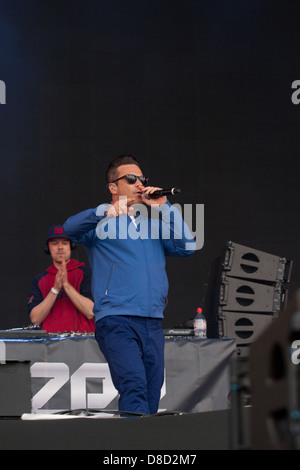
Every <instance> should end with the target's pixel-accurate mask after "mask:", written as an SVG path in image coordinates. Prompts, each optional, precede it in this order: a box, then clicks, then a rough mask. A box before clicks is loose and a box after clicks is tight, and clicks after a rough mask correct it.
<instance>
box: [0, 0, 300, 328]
mask: <svg viewBox="0 0 300 470" xmlns="http://www.w3.org/2000/svg"><path fill="white" fill-rule="evenodd" d="M298 5H299V2H298V1H291V0H285V1H280V2H279V1H276V0H272V1H265V0H248V1H241V0H227V1H224V0H158V1H157V0H85V1H83V0H73V1H72V0H59V1H58V0H51V1H50V0H43V1H39V0H26V1H24V0H1V1H0V80H3V81H4V82H5V84H6V104H5V105H1V106H0V149H1V150H0V151H1V174H0V181H1V185H0V192H1V232H0V233H1V235H0V240H1V243H0V250H1V270H0V286H1V289H0V292H1V294H0V295H1V303H0V305H1V310H0V328H11V327H18V326H23V325H27V324H28V317H27V297H28V290H29V285H30V281H31V278H32V277H33V275H35V274H37V273H38V272H41V271H42V270H44V268H45V267H46V266H47V265H48V263H49V259H48V258H47V257H46V255H44V254H43V250H42V247H43V243H44V238H45V234H46V231H47V228H48V226H50V225H52V224H56V223H63V222H64V221H65V220H66V218H67V217H69V216H70V215H72V214H74V213H76V212H79V211H80V210H83V209H86V208H89V207H95V206H97V205H98V204H99V203H102V202H105V201H107V192H106V189H105V179H104V175H105V169H106V167H107V164H108V163H109V161H110V160H111V159H112V158H114V157H115V156H117V155H119V154H122V153H132V154H134V155H135V156H136V157H137V158H139V159H140V160H141V162H142V163H143V167H144V173H145V174H147V175H148V176H150V178H151V182H152V184H154V185H160V186H163V187H169V186H170V185H172V186H173V185H174V186H176V185H177V186H179V187H181V189H182V195H181V196H180V197H178V198H177V199H176V202H180V203H181V204H185V203H186V204H194V205H195V204H198V203H203V204H205V243H204V247H203V249H202V250H199V251H198V252H197V253H196V254H195V255H194V256H193V257H190V258H187V259H169V260H168V264H167V268H168V273H169V280H170V295H169V304H168V307H167V309H166V312H165V321H164V325H165V326H174V325H176V324H178V323H180V322H182V321H183V320H186V319H188V318H190V317H191V316H193V314H194V312H195V309H196V307H197V306H199V305H200V304H201V302H202V299H203V295H204V293H205V283H206V281H207V278H208V271H209V269H210V265H211V263H212V261H213V259H214V258H215V257H216V256H217V255H218V254H219V253H220V252H221V250H222V249H223V247H224V245H225V243H226V242H227V241H228V240H233V241H235V242H237V243H241V244H243V245H247V246H250V247H253V248H256V249H259V250H262V251H266V252H268V253H272V254H275V255H278V256H285V257H287V258H289V259H293V260H294V269H293V274H292V283H291V291H293V290H294V289H296V288H297V287H298V286H299V284H300V267H299V266H300V255H299V219H300V217H299V215H300V214H299V175H300V171H299V170H300V164H299V124H300V105H299V106H297V105H295V104H293V102H292V100H291V96H292V92H293V90H292V88H291V85H292V82H293V81H294V80H297V79H300V54H299V50H300V41H299V40H300V33H299V30H300V28H299V17H300V16H299V13H300V7H299V6H298ZM74 253H75V252H74ZM76 257H77V258H79V259H83V260H86V258H85V252H84V249H83V248H82V247H81V248H80V249H79V250H78V251H77V254H76Z"/></svg>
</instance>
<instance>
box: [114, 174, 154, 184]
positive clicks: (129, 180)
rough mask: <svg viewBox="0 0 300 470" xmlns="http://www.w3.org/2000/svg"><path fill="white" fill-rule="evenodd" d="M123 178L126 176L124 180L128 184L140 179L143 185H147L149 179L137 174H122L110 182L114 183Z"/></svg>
mask: <svg viewBox="0 0 300 470" xmlns="http://www.w3.org/2000/svg"><path fill="white" fill-rule="evenodd" d="M123 178H126V181H127V183H128V184H134V183H135V182H136V180H137V179H139V180H140V182H141V183H142V185H143V186H147V183H148V181H149V178H146V176H137V175H124V176H120V178H117V179H116V180H114V181H112V183H115V182H116V181H119V180H121V179H123Z"/></svg>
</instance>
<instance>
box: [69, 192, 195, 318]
mask: <svg viewBox="0 0 300 470" xmlns="http://www.w3.org/2000/svg"><path fill="white" fill-rule="evenodd" d="M107 206H108V205H107V204H102V205H100V206H98V207H97V208H95V209H88V210H85V211H83V212H80V213H79V214H77V215H74V216H72V217H70V218H69V219H68V220H67V221H66V222H65V224H64V231H65V233H66V234H67V235H68V236H69V237H70V238H71V239H72V240H73V241H75V242H78V243H81V244H83V245H84V246H85V248H86V251H87V254H88V258H89V262H90V266H91V268H92V293H93V298H94V302H95V303H94V314H95V320H96V321H98V320H100V319H101V318H103V317H105V316H107V315H134V316H142V317H151V318H163V311H164V308H165V304H166V297H167V294H168V279H167V275H166V269H165V255H170V256H188V255H190V254H192V253H193V252H194V251H195V246H196V244H195V243H194V240H193V237H192V234H191V232H190V230H189V229H188V227H187V225H186V224H185V223H184V221H183V219H182V217H181V214H180V212H179V211H178V210H177V208H176V207H175V206H172V205H171V204H170V203H169V202H168V201H167V202H166V203H165V204H163V205H162V206H160V208H159V211H158V212H157V214H161V215H160V216H159V217H158V216H157V217H156V216H155V217H152V218H150V217H145V216H142V215H138V216H137V217H136V219H135V221H136V225H137V228H136V227H135V224H134V222H133V221H132V219H131V218H130V217H129V216H128V215H121V216H120V217H118V218H107V217H106V213H105V210H106V208H107ZM143 213H144V212H143ZM151 215H152V214H151Z"/></svg>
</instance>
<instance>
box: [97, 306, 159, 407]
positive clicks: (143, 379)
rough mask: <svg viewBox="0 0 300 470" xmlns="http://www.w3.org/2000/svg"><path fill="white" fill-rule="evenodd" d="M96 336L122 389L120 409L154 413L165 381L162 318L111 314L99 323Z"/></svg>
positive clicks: (119, 389) (117, 386) (120, 392)
mask: <svg viewBox="0 0 300 470" xmlns="http://www.w3.org/2000/svg"><path fill="white" fill-rule="evenodd" d="M96 340H97V342H98V344H99V347H100V350H101V351H102V353H103V354H104V356H105V358H106V360H107V363H108V365H109V369H110V373H111V377H112V381H113V384H114V386H115V387H116V389H117V390H118V392H119V395H120V399H119V410H120V411H125V412H126V411H131V412H136V413H142V414H154V413H156V412H157V410H158V405H159V399H160V391H161V387H162V385H163V381H164V342H165V339H164V334H163V330H162V326H161V320H159V319H154V318H144V317H136V316H125V315H124V316H121V315H111V316H107V317H104V318H103V319H101V320H99V321H97V323H96Z"/></svg>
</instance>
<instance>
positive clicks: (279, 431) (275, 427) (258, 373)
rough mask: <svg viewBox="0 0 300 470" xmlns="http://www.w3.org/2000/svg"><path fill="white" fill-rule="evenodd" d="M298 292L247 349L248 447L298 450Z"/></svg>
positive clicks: (299, 447) (299, 340) (299, 321)
mask: <svg viewBox="0 0 300 470" xmlns="http://www.w3.org/2000/svg"><path fill="white" fill-rule="evenodd" d="M299 347H300V291H298V292H297V294H296V296H295V298H294V299H293V301H292V302H290V303H289V304H288V307H287V308H286V309H285V311H284V312H282V314H281V315H280V316H279V317H278V318H276V319H275V320H274V321H273V322H272V325H270V327H269V328H268V330H267V331H265V332H263V333H262V334H261V335H260V337H259V338H258V339H257V340H256V341H255V342H254V343H253V344H252V345H251V347H250V356H249V357H250V360H249V368H250V383H251V400H252V410H251V433H250V434H251V439H250V440H251V448H252V449H257V450H271V449H276V450H285V449H286V450H291V449H295V450H299V449H300V401H299V400H300V353H298V348H299Z"/></svg>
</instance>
